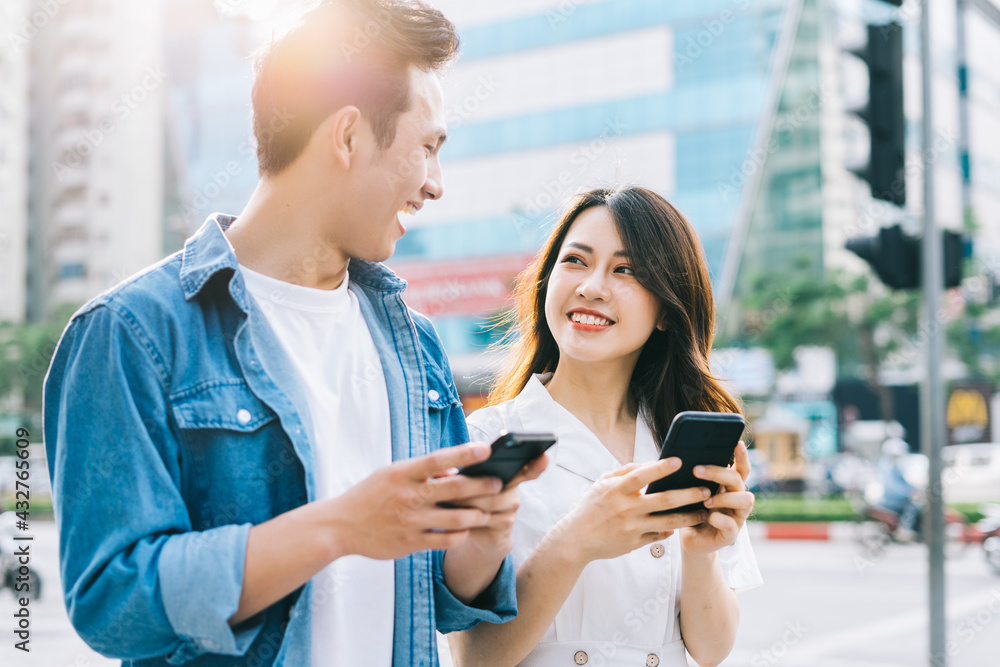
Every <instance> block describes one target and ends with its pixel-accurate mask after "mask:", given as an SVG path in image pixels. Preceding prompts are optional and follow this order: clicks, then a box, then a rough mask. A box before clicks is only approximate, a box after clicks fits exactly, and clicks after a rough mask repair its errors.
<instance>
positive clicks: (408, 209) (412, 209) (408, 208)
mask: <svg viewBox="0 0 1000 667" xmlns="http://www.w3.org/2000/svg"><path fill="white" fill-rule="evenodd" d="M399 212H400V213H405V214H407V215H416V213H417V207H416V206H414V205H413V204H410V203H407V204H405V205H404V206H403V208H401V209H399Z"/></svg>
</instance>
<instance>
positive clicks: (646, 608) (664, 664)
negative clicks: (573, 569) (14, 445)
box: [468, 375, 763, 667]
mask: <svg viewBox="0 0 1000 667" xmlns="http://www.w3.org/2000/svg"><path fill="white" fill-rule="evenodd" d="M549 377H550V376H549V375H535V376H533V377H532V378H531V379H530V380H529V381H528V384H527V385H526V386H525V388H524V390H523V391H521V393H520V394H519V395H518V396H517V398H515V399H513V400H510V401H506V402H504V403H501V404H499V405H495V406H492V407H489V408H484V409H482V410H478V411H476V412H474V413H472V414H471V415H470V416H469V418H468V424H469V431H470V436H471V437H472V439H473V440H485V441H486V442H490V441H492V440H493V439H494V438H495V437H496V436H497V435H499V434H500V432H501V431H503V430H510V431H514V430H524V431H548V432H553V433H555V434H556V435H557V436H558V437H559V442H558V443H557V444H555V445H554V446H553V447H552V448H551V449H550V450H549V459H550V463H549V466H548V468H546V470H545V472H543V473H542V475H541V476H540V477H539V478H538V479H537V480H536V481H533V482H528V483H526V484H523V485H521V486H520V487H519V491H520V499H521V506H520V509H519V510H518V512H517V522H516V523H515V525H514V548H513V551H512V554H513V557H514V565H515V567H520V566H521V564H522V563H524V561H525V560H526V559H527V558H528V556H529V555H530V554H531V553H532V551H534V549H535V547H536V546H537V545H538V543H539V542H540V541H541V539H542V537H544V536H545V534H546V533H548V532H549V530H551V529H552V527H553V526H554V525H555V524H556V522H557V521H559V519H561V518H562V517H563V516H565V515H566V514H567V513H569V511H570V509H572V507H573V506H574V505H576V503H577V502H579V500H580V498H582V497H583V495H584V493H585V492H586V491H587V489H588V488H590V486H591V485H592V484H593V483H594V482H595V481H596V480H597V479H598V478H599V477H600V476H601V475H603V474H604V473H605V472H609V471H611V470H616V469H618V468H620V467H621V464H620V463H619V462H618V460H617V459H615V457H614V456H613V455H612V454H611V453H610V452H609V451H608V450H607V448H606V447H605V446H604V445H603V444H601V441H600V440H599V439H598V438H597V436H595V435H594V434H593V432H591V431H590V429H588V428H587V427H586V426H585V425H584V424H583V422H581V421H580V420H579V419H577V418H576V417H575V416H574V415H573V414H572V413H570V412H569V411H568V410H566V409H565V408H564V407H562V406H561V405H559V403H557V402H556V401H555V400H553V398H552V396H551V395H550V394H549V392H548V390H547V389H546V388H545V386H544V385H543V384H542V383H543V382H544V381H547V380H548V378H549ZM657 458H659V451H658V448H657V447H656V444H655V443H654V442H653V436H652V434H651V432H650V430H649V427H648V425H647V424H646V423H645V421H644V420H642V419H639V420H638V421H637V422H636V433H635V451H634V454H633V460H634V461H635V462H639V463H645V462H647V461H654V460H656V459H657ZM718 560H719V563H720V565H721V566H722V572H723V575H724V576H725V579H726V582H727V583H728V584H729V586H730V587H731V588H734V589H737V590H742V589H746V588H752V587H754V586H759V585H760V584H761V583H763V582H762V579H761V576H760V571H759V570H758V568H757V561H756V559H755V558H754V555H753V550H752V549H751V547H750V539H749V537H748V536H747V532H746V528H744V529H743V530H741V531H740V533H739V536H738V537H737V540H736V543H735V544H734V545H733V546H730V547H725V548H723V549H720V550H719V552H718ZM680 568H681V553H680V536H679V535H677V534H675V535H673V536H672V537H669V538H667V539H666V540H662V541H660V542H655V543H653V544H651V545H649V546H645V547H640V548H639V549H636V550H635V551H632V552H631V553H628V554H625V555H623V556H619V557H618V558H614V559H608V560H596V561H593V562H591V563H589V564H588V565H587V567H586V568H584V571H583V574H582V575H581V576H580V579H579V580H578V581H577V582H576V585H575V586H574V587H573V590H572V592H571V593H570V595H569V597H568V598H567V599H566V602H565V603H564V604H563V606H562V608H561V609H560V610H559V613H558V614H556V618H555V620H554V621H553V623H552V625H551V626H549V628H548V630H546V632H545V635H544V636H543V637H542V639H541V641H540V642H539V644H538V646H536V647H535V648H534V650H532V652H531V653H530V654H529V655H528V657H527V658H525V659H524V661H523V662H522V663H521V665H522V666H530V667H542V666H543V665H573V664H582V662H580V660H582V659H583V657H584V656H582V655H578V654H579V653H581V652H582V653H585V654H586V657H587V663H588V664H601V665H609V666H611V665H623V666H625V665H644V664H645V665H649V664H657V665H659V667H687V664H688V663H687V659H686V658H685V655H684V643H683V641H682V640H681V630H680V605H679V604H678V599H679V594H680V584H681V570H680ZM654 656H655V658H654Z"/></svg>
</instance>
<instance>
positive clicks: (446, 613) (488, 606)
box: [434, 551, 517, 634]
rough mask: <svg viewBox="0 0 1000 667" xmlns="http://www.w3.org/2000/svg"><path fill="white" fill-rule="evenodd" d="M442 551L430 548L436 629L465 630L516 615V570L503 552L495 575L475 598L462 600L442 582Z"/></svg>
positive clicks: (448, 630)
mask: <svg viewBox="0 0 1000 667" xmlns="http://www.w3.org/2000/svg"><path fill="white" fill-rule="evenodd" d="M443 562H444V552H443V551H435V552H434V613H435V622H436V623H437V629H438V630H439V631H441V632H443V633H445V634H447V633H449V632H458V631H460V630H467V629H469V628H471V627H472V626H474V625H476V624H477V623H479V622H480V621H486V622H487V623H506V622H507V621H509V620H511V619H513V618H514V617H515V616H517V593H516V588H517V585H516V582H517V580H516V571H515V570H514V560H513V558H512V557H511V556H510V554H508V555H507V557H506V558H504V559H503V563H502V564H501V565H500V570H499V571H498V572H497V576H496V577H495V578H494V579H493V581H492V582H491V583H490V585H489V586H487V587H486V589H485V590H484V591H483V592H482V593H480V594H479V595H478V596H477V597H476V599H475V600H473V601H472V602H470V603H469V604H465V603H464V602H462V601H461V600H459V599H458V598H456V597H455V596H454V595H453V594H452V592H451V591H450V590H448V586H446V585H445V582H444V571H443V569H442V563H443Z"/></svg>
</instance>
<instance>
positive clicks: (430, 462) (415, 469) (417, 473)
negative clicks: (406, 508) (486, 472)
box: [402, 442, 490, 480]
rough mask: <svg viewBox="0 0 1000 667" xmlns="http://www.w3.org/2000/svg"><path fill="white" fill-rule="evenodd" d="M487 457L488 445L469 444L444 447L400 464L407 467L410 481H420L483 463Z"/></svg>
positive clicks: (479, 443) (488, 452)
mask: <svg viewBox="0 0 1000 667" xmlns="http://www.w3.org/2000/svg"><path fill="white" fill-rule="evenodd" d="M489 457H490V446H489V445H486V444H483V443H481V442H470V443H468V444H465V445H458V446H455V447H444V448H442V449H439V450H437V451H436V452H432V453H430V454H425V455H424V456H418V457H417V458H413V459H408V460H407V461H404V462H402V464H403V465H405V466H406V467H407V472H408V473H409V474H410V476H411V479H421V480H422V479H427V478H429V477H439V476H442V475H444V474H446V473H447V471H448V470H449V469H450V468H461V467H463V466H467V465H472V464H473V463H479V462H480V461H485V460H486V459H488V458H489Z"/></svg>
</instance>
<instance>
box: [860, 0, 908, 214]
mask: <svg viewBox="0 0 1000 667" xmlns="http://www.w3.org/2000/svg"><path fill="white" fill-rule="evenodd" d="M891 4H895V5H898V4H899V2H892V3H891ZM851 53H853V54H854V55H856V56H857V57H858V58H860V59H861V60H863V61H864V63H865V64H866V65H867V66H868V81H869V83H868V104H867V105H866V106H865V107H864V108H862V109H859V110H857V111H855V113H856V114H857V115H858V117H860V118H861V120H863V121H864V122H865V124H866V125H868V129H869V132H870V134H871V155H870V157H869V160H868V164H867V165H865V166H864V167H861V168H857V169H852V170H851V171H853V172H854V173H855V174H857V175H858V176H860V177H861V178H863V179H865V180H866V181H868V183H869V184H870V185H871V191H872V196H873V197H875V198H877V199H884V200H885V201H888V202H892V203H893V204H896V205H897V206H903V205H904V204H905V203H906V178H905V171H904V166H905V160H906V132H905V126H904V115H903V29H902V26H901V25H900V24H899V23H896V22H893V23H889V24H887V25H869V26H868V41H867V42H866V43H865V46H864V47H863V48H860V49H855V50H852V51H851Z"/></svg>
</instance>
